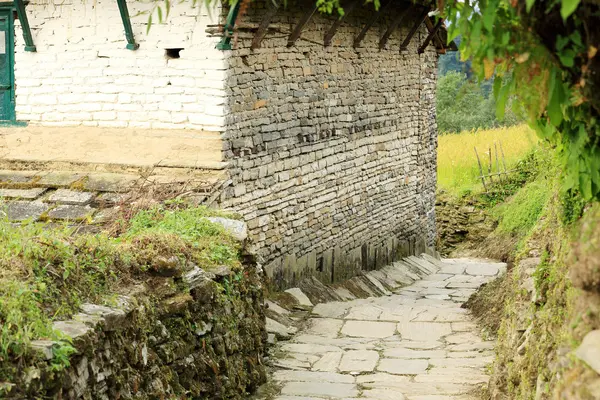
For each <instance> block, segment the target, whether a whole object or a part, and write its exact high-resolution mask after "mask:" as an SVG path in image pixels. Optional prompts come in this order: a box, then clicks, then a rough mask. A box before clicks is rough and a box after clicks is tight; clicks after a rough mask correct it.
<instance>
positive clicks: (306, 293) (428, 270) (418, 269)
mask: <svg viewBox="0 0 600 400" xmlns="http://www.w3.org/2000/svg"><path fill="white" fill-rule="evenodd" d="M440 266H441V264H440V260H439V259H438V258H437V257H434V256H431V255H429V254H425V253H424V254H421V255H420V256H419V257H415V256H409V257H406V258H404V259H403V260H401V261H398V262H395V263H393V264H390V265H387V266H385V267H384V268H382V269H380V270H375V271H369V272H364V273H362V274H360V275H358V276H355V277H353V278H350V279H348V280H346V281H343V282H340V283H336V284H329V285H324V284H323V283H322V282H320V281H319V280H318V279H316V278H315V277H310V278H307V279H305V280H303V281H302V282H300V284H299V285H298V287H296V288H291V289H288V290H286V291H285V292H283V293H277V294H276V295H275V296H273V297H272V299H271V300H270V301H267V308H266V310H265V313H266V316H267V331H268V332H269V335H270V342H272V343H273V342H275V341H276V340H277V339H279V340H287V339H289V338H290V337H291V336H292V335H293V334H295V333H296V332H297V330H298V327H299V326H301V325H302V321H303V320H304V319H306V318H308V316H309V315H310V313H306V311H310V310H312V309H313V308H314V307H315V306H317V305H319V304H322V303H324V307H327V303H330V304H337V303H339V302H343V301H351V300H356V299H364V298H369V297H381V296H391V295H392V293H393V292H394V291H396V290H398V289H400V288H402V287H404V286H407V285H410V284H412V283H414V282H416V281H419V280H421V279H424V278H425V277H427V276H429V275H431V274H434V273H436V271H437V270H438V269H439V268H440ZM461 300H465V301H466V299H461ZM296 311H300V313H299V314H298V313H295V314H294V315H292V313H293V312H296ZM292 317H293V318H292Z"/></svg>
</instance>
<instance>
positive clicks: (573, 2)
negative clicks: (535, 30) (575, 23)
mask: <svg viewBox="0 0 600 400" xmlns="http://www.w3.org/2000/svg"><path fill="white" fill-rule="evenodd" d="M579 2H580V0H562V1H561V4H560V15H561V17H563V20H566V19H567V18H569V16H570V15H571V14H573V13H574V12H575V10H577V7H578V6H579Z"/></svg>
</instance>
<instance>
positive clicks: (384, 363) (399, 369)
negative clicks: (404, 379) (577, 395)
mask: <svg viewBox="0 0 600 400" xmlns="http://www.w3.org/2000/svg"><path fill="white" fill-rule="evenodd" d="M428 367H429V363H428V362H427V360H418V359H417V360H403V359H398V358H384V359H383V360H381V362H380V363H379V366H378V367H377V370H378V371H382V372H388V373H390V374H398V375H417V374H422V373H424V372H425V371H427V368H428Z"/></svg>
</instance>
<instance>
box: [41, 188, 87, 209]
mask: <svg viewBox="0 0 600 400" xmlns="http://www.w3.org/2000/svg"><path fill="white" fill-rule="evenodd" d="M93 198H94V193H92V192H78V191H75V190H69V189H58V190H57V191H56V192H54V193H52V194H51V195H50V197H48V201H50V202H52V203H58V204H71V205H77V206H85V205H86V204H89V203H90V202H91V201H92V199H93Z"/></svg>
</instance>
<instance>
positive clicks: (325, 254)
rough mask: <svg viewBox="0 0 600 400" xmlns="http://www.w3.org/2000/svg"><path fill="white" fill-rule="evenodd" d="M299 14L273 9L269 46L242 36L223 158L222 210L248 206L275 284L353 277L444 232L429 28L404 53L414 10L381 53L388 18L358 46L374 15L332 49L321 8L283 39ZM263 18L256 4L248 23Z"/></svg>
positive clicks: (356, 21) (355, 22) (359, 20)
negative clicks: (226, 180)
mask: <svg viewBox="0 0 600 400" xmlns="http://www.w3.org/2000/svg"><path fill="white" fill-rule="evenodd" d="M304 12H305V11H304V8H302V7H299V6H295V5H293V4H288V8H287V10H285V11H280V12H278V13H277V16H276V17H275V18H274V20H273V21H272V22H271V25H270V26H271V27H272V28H273V30H272V31H270V33H269V34H268V35H267V36H266V38H265V39H264V40H263V43H262V48H260V49H256V50H251V49H250V44H251V39H252V35H245V34H244V33H243V32H240V33H239V34H238V37H237V49H236V50H234V51H233V52H232V54H231V56H230V57H229V58H228V63H229V72H230V73H229V78H228V81H227V85H226V90H227V94H228V101H229V104H228V105H229V110H228V115H227V119H226V123H227V127H226V133H225V135H226V136H225V138H226V140H225V142H226V144H225V146H226V149H225V156H224V158H225V159H230V160H231V165H232V166H231V175H232V181H233V184H232V187H231V190H230V191H229V193H228V196H229V198H228V199H227V200H226V201H225V202H224V204H225V205H228V206H233V207H235V208H237V209H239V210H241V212H242V213H243V214H244V216H245V218H246V220H247V221H248V223H249V227H250V229H251V233H252V235H253V236H254V238H255V241H256V245H257V248H258V252H259V254H260V255H261V256H262V258H263V261H264V262H265V265H266V268H265V269H266V271H267V272H268V273H269V274H270V275H271V276H272V277H273V278H274V280H275V282H276V283H277V284H278V285H279V286H289V285H291V284H293V283H294V282H296V281H298V280H299V279H300V278H302V277H305V276H308V275H317V276H319V277H320V278H321V279H322V280H325V281H330V280H338V279H341V278H344V277H348V276H351V275H354V274H356V273H357V271H358V270H361V269H363V270H364V269H373V268H375V267H378V266H381V265H383V264H386V263H387V262H390V261H392V260H393V259H397V258H398V257H399V256H400V255H402V254H404V253H414V252H416V251H422V250H424V249H425V247H426V246H429V247H431V246H433V245H434V239H435V210H434V205H435V181H436V170H435V168H436V146H437V129H436V121H435V84H436V65H437V55H436V52H435V48H434V46H433V45H430V46H429V47H428V48H427V49H426V51H425V53H424V54H421V55H419V54H418V52H417V47H418V46H419V45H420V43H422V42H423V40H424V38H425V36H426V32H427V31H426V28H425V27H424V26H422V27H421V29H420V30H419V31H418V33H417V34H416V35H415V37H414V38H413V40H412V41H411V44H410V46H409V48H408V50H407V51H404V52H402V53H400V52H399V51H398V49H399V47H400V42H401V41H402V40H403V39H404V37H406V34H407V31H408V29H410V27H411V26H412V24H413V23H414V19H413V18H405V23H404V26H402V27H401V29H398V30H396V31H395V33H394V34H392V36H391V38H390V39H389V41H388V44H387V48H386V49H384V50H381V51H379V49H378V46H377V44H378V41H379V38H380V36H381V34H382V33H383V31H384V30H385V29H386V28H387V26H388V24H389V22H390V21H389V20H380V21H379V23H378V24H376V25H375V26H373V27H372V28H371V29H370V30H369V31H368V33H367V36H366V37H365V39H364V40H363V42H362V43H361V46H360V47H359V48H357V49H354V48H353V47H352V41H353V39H354V38H355V37H356V35H357V34H358V32H359V31H360V29H361V28H362V26H363V24H364V23H365V21H366V20H367V19H368V18H367V15H368V13H369V12H372V10H368V9H365V10H363V12H362V13H361V12H354V13H352V14H350V15H349V16H348V17H347V18H346V19H345V20H344V22H343V23H342V25H341V27H340V28H339V30H338V32H337V34H336V36H335V37H334V41H333V44H332V46H330V47H327V48H324V47H323V35H324V33H325V32H326V31H327V29H328V28H329V26H331V24H332V22H333V17H331V18H330V17H326V16H322V15H316V14H315V16H313V18H312V19H311V20H310V21H309V23H308V24H307V25H306V27H305V28H304V30H303V32H302V36H301V38H300V39H299V40H298V41H297V42H296V43H295V45H294V46H291V47H287V46H286V44H287V39H288V35H287V34H285V33H281V32H289V31H290V30H291V27H293V26H294V25H295V23H297V21H298V19H299V18H300V16H301V15H302V14H303V13H304ZM262 15H264V9H261V7H260V6H258V5H255V6H253V7H252V8H251V9H250V10H248V13H247V14H246V15H245V16H244V17H243V19H242V21H243V23H246V24H250V25H251V24H253V23H255V24H258V23H259V22H260V20H261V17H262ZM279 31H280V32H279Z"/></svg>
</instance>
